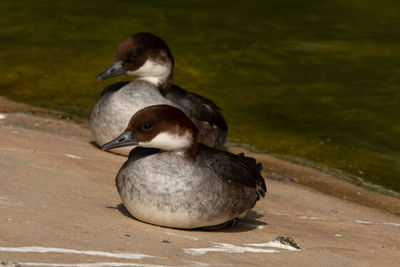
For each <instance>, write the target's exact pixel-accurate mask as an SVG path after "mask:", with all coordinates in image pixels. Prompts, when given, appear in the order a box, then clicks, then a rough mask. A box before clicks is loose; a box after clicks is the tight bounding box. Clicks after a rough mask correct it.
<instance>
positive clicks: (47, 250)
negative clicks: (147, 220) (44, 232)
mask: <svg viewBox="0 0 400 267" xmlns="http://www.w3.org/2000/svg"><path fill="white" fill-rule="evenodd" d="M0 251H1V252H22V253H23V252H25V253H64V254H81V255H90V256H101V257H108V258H117V259H126V260H139V259H143V258H153V257H154V256H150V255H145V254H135V253H112V252H105V251H92V250H75V249H66V248H46V247H14V248H13V247H0Z"/></svg>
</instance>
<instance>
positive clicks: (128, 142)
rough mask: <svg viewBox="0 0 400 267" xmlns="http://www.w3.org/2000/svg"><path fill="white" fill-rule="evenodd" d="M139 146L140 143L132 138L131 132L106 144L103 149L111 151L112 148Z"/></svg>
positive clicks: (124, 133) (126, 132)
mask: <svg viewBox="0 0 400 267" xmlns="http://www.w3.org/2000/svg"><path fill="white" fill-rule="evenodd" d="M137 144H139V143H138V141H136V140H135V139H133V138H132V132H131V131H125V132H123V133H122V134H121V135H120V136H118V137H117V138H115V139H114V140H112V141H110V142H108V143H106V144H104V145H103V146H102V147H101V149H103V150H109V149H112V148H117V147H123V146H135V145H137Z"/></svg>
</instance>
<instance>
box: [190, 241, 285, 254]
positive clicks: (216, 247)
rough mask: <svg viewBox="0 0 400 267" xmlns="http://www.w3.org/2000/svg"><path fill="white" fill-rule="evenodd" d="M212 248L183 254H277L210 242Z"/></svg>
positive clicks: (259, 249) (193, 249) (267, 250)
mask: <svg viewBox="0 0 400 267" xmlns="http://www.w3.org/2000/svg"><path fill="white" fill-rule="evenodd" d="M210 243H211V244H212V245H213V246H212V247H210V248H185V249H184V252H185V253H186V254H190V255H204V254H206V253H208V252H225V253H243V252H254V253H279V251H278V250H275V249H261V248H252V247H242V246H235V245H231V244H226V243H214V242H210Z"/></svg>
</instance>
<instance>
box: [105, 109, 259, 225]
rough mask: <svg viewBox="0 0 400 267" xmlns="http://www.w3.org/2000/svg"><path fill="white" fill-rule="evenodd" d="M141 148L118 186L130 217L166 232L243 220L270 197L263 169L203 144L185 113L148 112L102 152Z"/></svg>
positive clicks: (130, 159) (119, 177)
mask: <svg viewBox="0 0 400 267" xmlns="http://www.w3.org/2000/svg"><path fill="white" fill-rule="evenodd" d="M131 145H136V146H137V147H135V148H134V149H133V150H132V151H131V152H130V154H129V157H128V160H127V161H126V162H125V163H124V164H123V165H122V167H121V168H120V170H119V172H118V174H117V177H116V185H117V189H118V192H119V195H120V197H121V199H122V201H123V203H124V205H125V207H126V208H127V210H128V211H129V212H130V214H131V215H132V216H133V217H135V218H136V219H138V220H140V221H143V222H147V223H151V224H155V225H160V226H165V227H171V228H180V229H193V228H208V227H215V226H219V225H225V224H226V223H229V222H230V221H232V220H235V219H236V218H242V217H243V216H245V215H246V214H247V212H248V211H249V210H250V209H251V208H253V207H254V205H255V204H256V202H257V201H258V200H259V199H261V198H262V197H263V196H264V195H265V192H266V186H265V182H264V179H263V177H262V176H261V173H260V171H261V169H262V165H261V164H260V163H258V164H257V163H256V160H255V159H253V158H248V157H245V156H244V155H243V154H239V155H234V154H232V153H229V152H227V151H222V150H219V149H216V148H212V147H209V146H207V145H204V144H201V143H198V129H197V127H196V125H195V124H194V123H193V122H192V121H191V120H190V118H189V117H188V116H187V115H186V114H185V113H184V112H183V111H181V110H180V109H178V108H176V107H173V106H170V105H155V106H149V107H146V108H144V109H142V110H139V111H138V112H137V113H135V114H134V115H133V116H132V118H131V120H130V122H129V124H128V127H127V128H126V130H125V131H124V132H123V133H122V134H121V135H120V136H118V137H117V138H115V139H114V140H112V141H110V142H108V143H107V144H105V145H104V146H103V149H105V150H108V149H115V148H118V147H125V146H131Z"/></svg>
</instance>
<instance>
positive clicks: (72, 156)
mask: <svg viewBox="0 0 400 267" xmlns="http://www.w3.org/2000/svg"><path fill="white" fill-rule="evenodd" d="M64 156H66V157H68V158H71V159H82V157H79V156H75V155H72V154H64Z"/></svg>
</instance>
